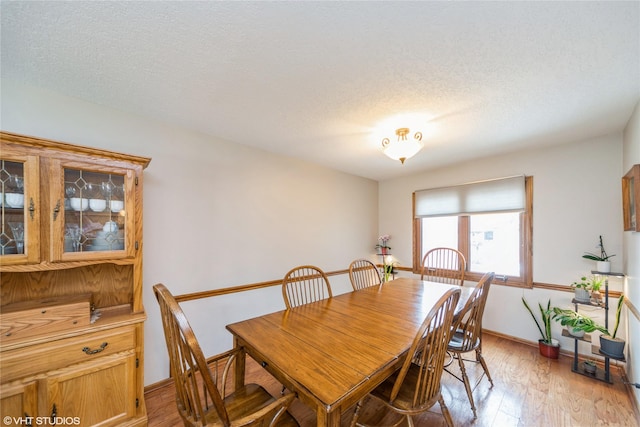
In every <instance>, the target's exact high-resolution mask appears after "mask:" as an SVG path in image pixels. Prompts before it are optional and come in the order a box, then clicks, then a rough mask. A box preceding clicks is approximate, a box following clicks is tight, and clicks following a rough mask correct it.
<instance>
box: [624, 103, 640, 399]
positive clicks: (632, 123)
mask: <svg viewBox="0 0 640 427" xmlns="http://www.w3.org/2000/svg"><path fill="white" fill-rule="evenodd" d="M623 162H624V167H623V171H624V173H626V172H627V171H628V170H629V169H631V166H633V165H634V164H640V102H638V104H637V105H636V108H635V111H634V112H633V115H632V116H631V119H630V120H629V123H628V124H627V127H626V129H625V132H624V144H623ZM636 185H637V184H636ZM624 272H625V274H626V275H627V278H626V279H627V281H626V285H625V290H624V293H625V295H626V297H627V298H628V299H629V302H631V303H632V304H633V305H634V306H635V307H636V309H638V310H640V233H638V232H634V231H625V232H624ZM627 314H628V324H629V327H628V332H627V345H628V348H627V354H628V356H629V360H628V361H627V375H628V377H629V381H630V382H632V383H640V340H639V339H638V337H640V320H638V319H637V318H636V317H635V316H633V314H631V313H627ZM632 337H633V338H632ZM634 393H635V397H636V402H637V403H638V406H639V407H640V390H638V389H634Z"/></svg>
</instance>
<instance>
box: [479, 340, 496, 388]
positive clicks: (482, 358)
mask: <svg viewBox="0 0 640 427" xmlns="http://www.w3.org/2000/svg"><path fill="white" fill-rule="evenodd" d="M476 359H477V360H478V362H480V364H481V365H482V369H484V373H485V374H487V378H488V379H489V382H490V383H491V387H493V380H492V379H491V374H489V368H488V367H487V362H485V361H484V357H482V352H481V351H480V347H478V348H477V349H476Z"/></svg>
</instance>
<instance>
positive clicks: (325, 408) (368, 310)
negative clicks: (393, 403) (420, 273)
mask: <svg viewBox="0 0 640 427" xmlns="http://www.w3.org/2000/svg"><path fill="white" fill-rule="evenodd" d="M451 288H455V289H461V291H462V292H461V295H460V299H459V301H458V305H457V307H456V315H459V314H460V311H461V309H462V308H463V307H464V304H465V303H466V301H467V300H468V299H469V296H470V295H471V293H472V292H473V288H470V287H463V288H460V287H459V286H457V285H448V284H443V283H436V282H429V281H422V280H419V279H412V278H398V279H395V280H392V281H390V282H387V283H383V284H382V285H381V286H374V287H370V288H365V289H362V290H359V291H354V292H348V293H345V294H341V295H337V296H334V297H333V298H330V299H326V300H322V301H318V302H314V303H310V304H305V305H302V306H298V307H294V308H291V309H289V310H283V311H279V312H276V313H271V314H267V315H264V316H260V317H255V318H252V319H248V320H244V321H241V322H237V323H233V324H230V325H227V329H228V330H229V331H230V332H231V333H232V334H233V337H234V345H235V346H236V347H239V348H242V349H243V350H244V351H245V352H246V353H247V354H249V355H250V356H251V357H252V358H253V359H254V360H255V361H256V362H258V363H259V364H260V365H262V367H264V369H266V370H267V371H268V372H269V373H271V374H272V375H273V376H274V377H275V378H276V379H277V380H278V381H280V382H281V383H282V384H283V385H284V386H285V387H287V388H288V389H289V390H291V391H292V392H295V393H297V395H298V398H299V399H300V400H302V401H303V402H304V403H305V404H307V405H309V406H310V407H312V408H313V409H314V410H315V411H316V415H317V425H318V426H323V427H324V426H331V427H335V426H339V425H340V419H341V416H342V413H343V412H344V411H345V410H347V409H348V408H350V407H351V406H353V405H354V404H355V403H357V402H358V401H359V400H360V399H362V398H363V397H364V396H366V395H367V394H368V393H369V392H371V391H372V390H373V389H374V388H375V387H376V386H378V385H379V384H380V383H382V381H384V380H385V379H386V378H388V377H389V376H390V375H391V374H392V373H393V372H394V371H396V370H397V369H398V368H399V367H400V366H401V364H402V362H403V361H404V358H405V356H406V352H407V351H408V350H409V347H410V346H411V343H412V341H413V339H414V337H415V335H416V333H417V330H418V328H419V327H420V325H421V324H422V322H423V321H424V319H425V317H426V316H427V314H428V313H429V310H431V308H432V307H433V306H434V304H435V303H436V302H437V301H438V299H439V298H440V297H441V296H442V295H443V294H444V293H445V292H446V291H447V290H449V289H451ZM244 371H245V363H244V358H241V360H240V361H239V363H237V364H236V375H235V381H236V386H239V385H242V383H243V381H244Z"/></svg>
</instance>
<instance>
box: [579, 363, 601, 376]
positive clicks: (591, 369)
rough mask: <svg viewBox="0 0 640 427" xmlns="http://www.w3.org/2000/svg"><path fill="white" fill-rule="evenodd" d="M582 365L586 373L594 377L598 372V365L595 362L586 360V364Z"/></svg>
mask: <svg viewBox="0 0 640 427" xmlns="http://www.w3.org/2000/svg"><path fill="white" fill-rule="evenodd" d="M582 365H583V367H584V370H585V372H587V373H589V374H592V375H593V374H595V373H596V370H597V369H598V365H597V364H596V361H595V360H585V361H584V362H582Z"/></svg>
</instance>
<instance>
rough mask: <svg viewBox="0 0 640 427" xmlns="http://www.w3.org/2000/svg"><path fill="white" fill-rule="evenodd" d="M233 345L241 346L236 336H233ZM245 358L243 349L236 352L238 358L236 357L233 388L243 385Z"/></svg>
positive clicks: (236, 388)
mask: <svg viewBox="0 0 640 427" xmlns="http://www.w3.org/2000/svg"><path fill="white" fill-rule="evenodd" d="M233 346H234V347H235V348H241V345H240V343H239V342H238V339H237V338H236V337H234V338H233ZM246 360H247V354H246V353H245V351H244V349H243V350H242V352H241V353H240V354H238V358H237V359H236V371H235V375H234V387H235V390H238V389H240V388H242V387H243V386H244V375H245V367H246Z"/></svg>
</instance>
